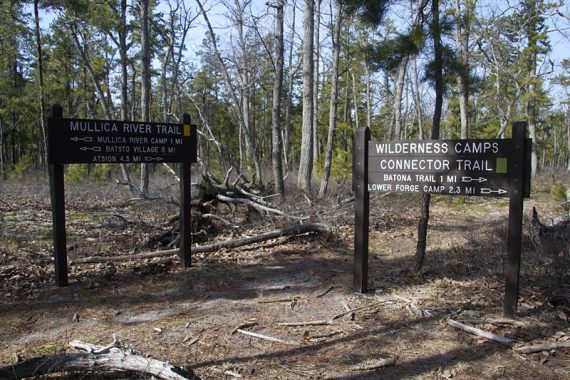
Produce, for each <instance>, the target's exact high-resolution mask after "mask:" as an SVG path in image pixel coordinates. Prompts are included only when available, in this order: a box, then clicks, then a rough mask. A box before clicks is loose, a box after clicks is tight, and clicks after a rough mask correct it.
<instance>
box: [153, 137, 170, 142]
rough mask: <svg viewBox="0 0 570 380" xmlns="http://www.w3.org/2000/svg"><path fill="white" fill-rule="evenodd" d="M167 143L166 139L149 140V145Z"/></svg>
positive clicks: (154, 138) (155, 138)
mask: <svg viewBox="0 0 570 380" xmlns="http://www.w3.org/2000/svg"><path fill="white" fill-rule="evenodd" d="M167 142H168V138H167V137H153V138H151V139H150V143H151V144H166V143H167Z"/></svg>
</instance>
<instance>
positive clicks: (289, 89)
mask: <svg viewBox="0 0 570 380" xmlns="http://www.w3.org/2000/svg"><path fill="white" fill-rule="evenodd" d="M296 9H297V1H296V0H293V4H292V10H293V14H292V16H291V17H292V25H291V37H290V38H291V43H290V45H289V64H288V68H289V76H288V79H287V104H286V106H285V128H284V130H283V157H284V159H285V169H286V170H287V171H289V169H290V168H291V161H292V160H291V158H290V153H291V148H290V145H291V141H290V137H289V136H290V135H291V106H292V102H293V79H294V77H295V74H296V73H297V69H298V67H297V68H296V69H295V70H294V69H293V47H294V45H295V44H294V43H293V41H294V40H295V13H296V11H295V10H296Z"/></svg>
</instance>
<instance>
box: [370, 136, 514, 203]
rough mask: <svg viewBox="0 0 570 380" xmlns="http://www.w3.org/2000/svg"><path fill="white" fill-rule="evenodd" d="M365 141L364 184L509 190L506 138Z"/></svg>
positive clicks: (468, 191) (389, 188) (387, 188)
mask: <svg viewBox="0 0 570 380" xmlns="http://www.w3.org/2000/svg"><path fill="white" fill-rule="evenodd" d="M368 144H369V145H368V156H369V164H368V190H371V191H384V192H409V193H432V194H455V195H494V196H508V188H507V186H506V184H507V181H508V171H509V170H508V156H509V153H510V151H511V141H510V140H430V141H391V142H379V141H370V142H369V143H368Z"/></svg>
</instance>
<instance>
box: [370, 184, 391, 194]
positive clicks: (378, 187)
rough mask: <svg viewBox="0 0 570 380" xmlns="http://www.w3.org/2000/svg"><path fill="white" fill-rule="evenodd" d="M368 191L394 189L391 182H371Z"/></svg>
mask: <svg viewBox="0 0 570 380" xmlns="http://www.w3.org/2000/svg"><path fill="white" fill-rule="evenodd" d="M368 191H384V192H390V191H392V185H391V184H389V183H369V184H368Z"/></svg>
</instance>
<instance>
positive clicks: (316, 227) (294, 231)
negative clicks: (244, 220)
mask: <svg viewBox="0 0 570 380" xmlns="http://www.w3.org/2000/svg"><path fill="white" fill-rule="evenodd" d="M311 232H314V233H323V234H326V233H329V232H330V230H329V229H328V228H327V227H326V226H325V225H323V224H299V225H295V226H292V227H287V228H283V229H280V230H273V231H269V232H264V233H261V234H259V235H255V236H250V237H246V238H243V239H235V240H228V241H222V242H218V243H214V244H209V245H202V246H198V247H192V253H207V252H215V251H218V250H220V249H223V248H238V247H242V246H244V245H249V244H254V243H259V242H262V241H265V240H270V239H276V238H280V237H284V236H292V235H301V234H306V233H311ZM179 252H180V250H179V249H169V250H166V251H156V252H145V253H138V254H133V255H121V256H91V257H83V258H78V259H74V260H71V263H72V264H99V263H109V262H121V261H130V260H140V259H149V258H157V257H168V256H173V255H177V254H179Z"/></svg>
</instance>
